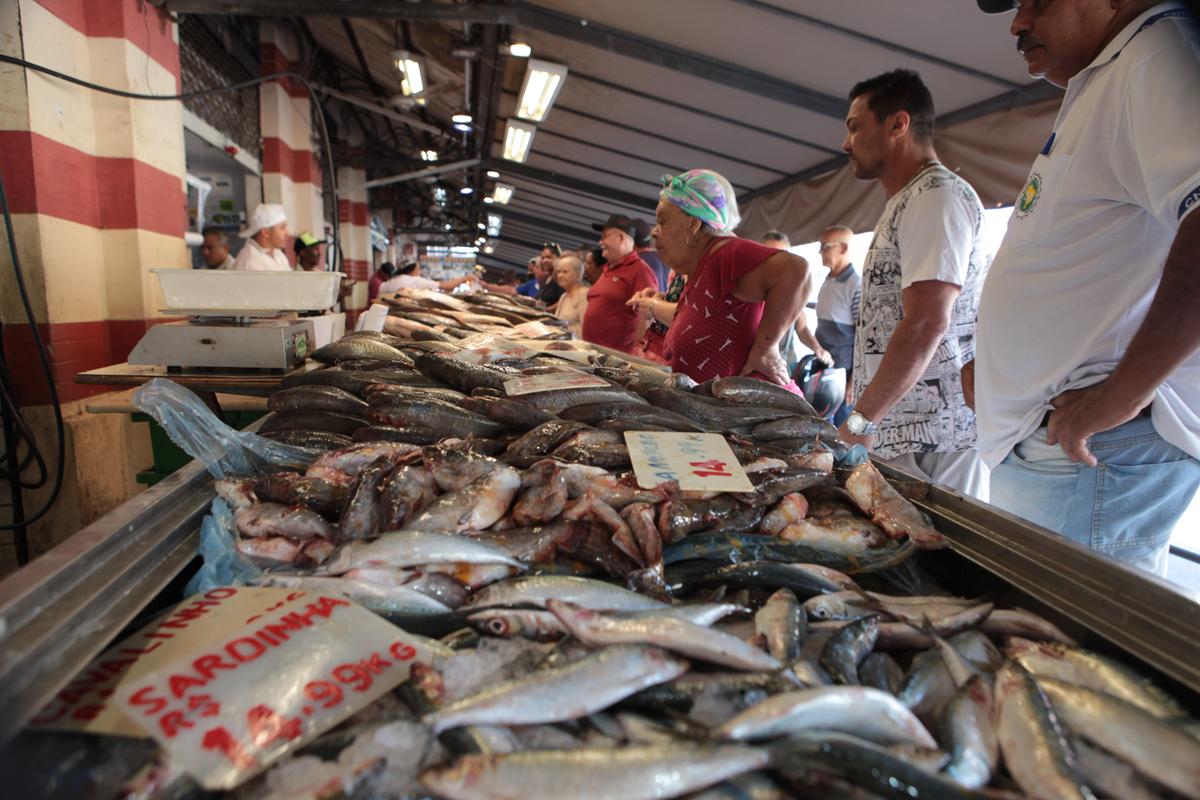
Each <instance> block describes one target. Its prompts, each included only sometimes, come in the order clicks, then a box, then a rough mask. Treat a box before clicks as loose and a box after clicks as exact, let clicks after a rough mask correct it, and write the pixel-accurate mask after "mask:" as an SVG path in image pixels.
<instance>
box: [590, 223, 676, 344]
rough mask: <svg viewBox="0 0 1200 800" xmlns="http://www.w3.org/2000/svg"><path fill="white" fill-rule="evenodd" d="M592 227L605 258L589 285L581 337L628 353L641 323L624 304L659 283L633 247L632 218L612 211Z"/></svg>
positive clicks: (636, 339) (633, 230) (641, 326)
mask: <svg viewBox="0 0 1200 800" xmlns="http://www.w3.org/2000/svg"><path fill="white" fill-rule="evenodd" d="M592 227H593V228H594V229H596V230H598V231H600V252H601V253H602V254H603V255H604V259H605V260H606V261H607V262H608V263H607V264H606V265H605V267H604V272H603V274H601V276H600V278H599V279H598V280H597V281H596V282H595V283H593V284H592V287H591V288H590V289H588V307H587V314H585V315H584V318H583V338H584V339H586V340H587V341H589V342H592V343H593V344H598V345H602V346H604V347H611V348H613V349H614V350H621V351H623V352H626V353H629V352H631V351H632V350H633V348H634V345H635V344H637V341H638V339H640V338H641V336H642V332H643V329H644V327H645V326H644V325H643V324H642V321H641V319H640V318H639V317H638V313H637V311H636V310H635V309H633V308H630V307H629V306H627V305H626V302H627V301H628V300H629V298H631V297H633V296H634V295H635V294H637V293H638V292H640V291H641V290H642V289H654V288H657V287H658V281H657V280H656V279H655V277H654V273H653V272H651V271H650V268H649V267H648V266H646V262H645V261H642V259H641V258H640V257H639V256H638V254H637V251H636V250H635V248H634V240H633V237H634V234H635V233H636V232H637V229H636V227H635V226H634V224H633V220H631V219H630V218H629V217H627V216H624V215H623V214H613V215H612V216H610V217H609V218H608V219H606V220H605V221H604V222H603V223H600V224H594V225H592Z"/></svg>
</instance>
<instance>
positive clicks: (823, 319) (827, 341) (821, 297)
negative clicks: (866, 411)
mask: <svg viewBox="0 0 1200 800" xmlns="http://www.w3.org/2000/svg"><path fill="white" fill-rule="evenodd" d="M853 237H854V231H852V230H850V229H849V228H847V227H846V226H845V225H832V226H830V227H828V228H826V229H825V230H824V232H822V233H821V263H822V264H823V265H824V266H825V267H826V268H827V269H828V270H829V275H828V276H827V277H826V278H825V282H824V283H822V284H821V288H820V290H819V291H818V292H817V330H816V335H814V334H813V332H812V331H810V330H809V329H808V325H806V324H805V325H802V326H801V325H797V326H796V332H797V333H798V334H799V335H800V341H801V342H802V343H803V344H804V346H805V347H808V348H809V349H810V350H812V351H813V353H814V354H815V355H816V357H817V359H818V360H820V361H821V362H822V363H824V364H828V365H829V366H831V367H834V368H835V369H844V370H846V398H845V400H844V401H843V402H842V404H841V406H839V407H838V409H837V410H836V411H835V412H834V414H833V421H834V424H835V425H841V424H842V423H843V422H845V421H846V417H848V416H850V411H851V410H852V409H853V408H854V394H853V391H852V386H853V379H854V329H855V326H857V325H858V307H859V302H860V300H861V298H862V276H861V275H859V273H858V269H857V268H856V267H855V266H854V264H852V263H850V240H851V239H852V238H853ZM804 321H805V320H804V319H803V318H802V319H801V322H804Z"/></svg>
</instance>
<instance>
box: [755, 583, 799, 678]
mask: <svg viewBox="0 0 1200 800" xmlns="http://www.w3.org/2000/svg"><path fill="white" fill-rule="evenodd" d="M754 630H755V633H756V634H757V635H758V636H760V637H761V638H762V639H763V640H764V641H765V642H766V643H767V652H768V653H770V654H771V655H772V656H774V657H775V658H776V659H777V660H778V661H780V662H781V663H784V664H787V663H790V662H792V661H794V660H796V659H797V658H799V657H800V648H802V647H803V646H804V640H805V638H807V636H808V618H807V617H806V616H805V615H804V609H803V608H802V607H801V605H800V601H799V600H797V599H796V594H795V593H794V592H793V591H792V590H791V589H787V588H784V589H778V590H776V591H775V593H774V594H772V595H771V596H770V597H768V598H767V602H765V603H763V606H762V608H760V609H759V610H758V613H757V614H755V615H754Z"/></svg>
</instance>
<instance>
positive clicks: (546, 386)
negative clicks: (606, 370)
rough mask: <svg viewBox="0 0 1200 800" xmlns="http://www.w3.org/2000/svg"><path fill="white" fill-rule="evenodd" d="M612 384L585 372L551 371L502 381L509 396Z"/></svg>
mask: <svg viewBox="0 0 1200 800" xmlns="http://www.w3.org/2000/svg"><path fill="white" fill-rule="evenodd" d="M602 386H612V384H611V383H609V382H608V381H606V380H604V378H597V377H596V376H595V375H588V374H587V373H585V372H574V371H572V372H552V373H548V374H546V375H530V376H529V377H526V378H511V379H509V380H507V381H505V382H504V393H505V394H506V395H508V396H509V397H516V396H517V395H522V394H535V393H537V392H554V391H558V390H560V389H593V388H598V387H602Z"/></svg>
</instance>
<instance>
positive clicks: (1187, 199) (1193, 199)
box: [1177, 186, 1200, 219]
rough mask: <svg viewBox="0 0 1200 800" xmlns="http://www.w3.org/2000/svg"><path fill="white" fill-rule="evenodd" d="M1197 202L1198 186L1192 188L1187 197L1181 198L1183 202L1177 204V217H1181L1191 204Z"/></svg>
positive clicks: (1199, 191) (1190, 207)
mask: <svg viewBox="0 0 1200 800" xmlns="http://www.w3.org/2000/svg"><path fill="white" fill-rule="evenodd" d="M1197 203H1200V186H1197V187H1196V188H1195V189H1192V191H1191V193H1190V194H1188V196H1187V197H1185V198H1183V202H1182V203H1180V204H1179V214H1178V215H1177V218H1178V219H1183V215H1184V214H1186V213H1188V212H1189V211H1191V209H1192V206H1194V205H1196V204H1197Z"/></svg>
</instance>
